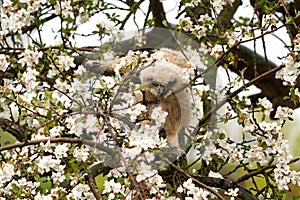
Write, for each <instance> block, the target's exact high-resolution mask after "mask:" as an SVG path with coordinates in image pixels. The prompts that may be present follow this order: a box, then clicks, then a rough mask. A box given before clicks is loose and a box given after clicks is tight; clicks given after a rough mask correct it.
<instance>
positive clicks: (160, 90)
mask: <svg viewBox="0 0 300 200" xmlns="http://www.w3.org/2000/svg"><path fill="white" fill-rule="evenodd" d="M157 89H158V93H159V95H160V96H161V97H167V96H169V95H170V94H171V93H172V91H171V90H170V89H169V88H167V87H166V86H164V85H161V84H160V85H158V88H157Z"/></svg>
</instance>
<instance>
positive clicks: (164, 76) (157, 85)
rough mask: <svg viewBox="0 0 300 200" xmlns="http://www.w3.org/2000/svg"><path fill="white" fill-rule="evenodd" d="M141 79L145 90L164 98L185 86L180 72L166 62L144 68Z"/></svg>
mask: <svg viewBox="0 0 300 200" xmlns="http://www.w3.org/2000/svg"><path fill="white" fill-rule="evenodd" d="M140 80H141V83H142V84H143V85H144V86H145V90H148V91H150V92H151V93H152V94H154V95H155V96H157V97H162V98H167V97H168V96H169V95H171V94H175V93H176V91H179V90H180V89H182V87H184V82H183V81H182V77H180V73H178V72H177V71H176V70H174V68H172V67H170V66H168V65H164V64H155V65H153V66H149V67H147V68H145V69H143V70H142V71H141V72H140Z"/></svg>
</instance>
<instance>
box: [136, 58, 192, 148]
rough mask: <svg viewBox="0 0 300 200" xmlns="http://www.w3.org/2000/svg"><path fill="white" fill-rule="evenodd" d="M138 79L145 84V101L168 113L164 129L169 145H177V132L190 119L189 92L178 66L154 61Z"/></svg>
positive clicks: (186, 124) (187, 123)
mask: <svg viewBox="0 0 300 200" xmlns="http://www.w3.org/2000/svg"><path fill="white" fill-rule="evenodd" d="M140 80H141V83H142V84H143V85H144V86H145V97H144V99H145V100H146V102H150V103H151V102H152V103H153V104H158V105H159V106H161V107H162V108H163V109H164V110H165V111H166V112H167V113H168V116H167V118H166V122H165V127H164V129H165V131H166V136H167V140H168V142H169V143H170V145H171V146H172V147H177V146H178V133H179V131H180V130H181V129H182V128H184V127H187V126H188V125H189V122H190V119H191V103H190V92H189V88H188V87H187V84H186V83H185V82H184V81H183V74H182V71H181V69H180V67H178V66H177V65H174V64H172V63H170V62H163V63H156V64H154V65H153V66H149V67H147V68H145V69H144V70H142V71H141V72H140ZM148 107H149V108H151V105H148Z"/></svg>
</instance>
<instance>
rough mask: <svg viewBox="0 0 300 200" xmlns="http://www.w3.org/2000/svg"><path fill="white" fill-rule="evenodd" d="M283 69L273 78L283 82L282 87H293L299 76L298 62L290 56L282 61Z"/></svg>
mask: <svg viewBox="0 0 300 200" xmlns="http://www.w3.org/2000/svg"><path fill="white" fill-rule="evenodd" d="M283 65H284V67H283V68H282V69H281V70H279V71H278V72H276V76H275V78H278V79H281V80H283V85H290V86H294V85H295V84H296V80H297V78H298V76H299V75H300V70H299V67H300V65H299V62H297V61H296V60H295V58H294V57H293V56H292V55H288V56H287V57H285V59H284V61H283Z"/></svg>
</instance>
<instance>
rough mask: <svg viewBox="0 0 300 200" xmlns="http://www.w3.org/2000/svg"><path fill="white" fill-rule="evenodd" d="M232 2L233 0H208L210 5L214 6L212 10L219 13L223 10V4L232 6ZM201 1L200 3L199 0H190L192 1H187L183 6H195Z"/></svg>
mask: <svg viewBox="0 0 300 200" xmlns="http://www.w3.org/2000/svg"><path fill="white" fill-rule="evenodd" d="M233 2H234V1H233V0H226V1H221V0H212V1H210V4H211V5H212V7H213V8H214V10H215V11H216V12H217V13H220V12H221V11H222V10H223V7H224V6H228V5H230V6H232V4H233ZM201 3H202V1H201V0H192V1H189V3H185V6H187V7H196V6H198V5H199V4H201Z"/></svg>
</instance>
